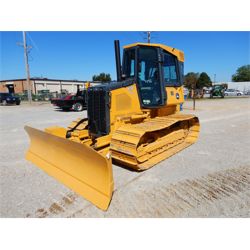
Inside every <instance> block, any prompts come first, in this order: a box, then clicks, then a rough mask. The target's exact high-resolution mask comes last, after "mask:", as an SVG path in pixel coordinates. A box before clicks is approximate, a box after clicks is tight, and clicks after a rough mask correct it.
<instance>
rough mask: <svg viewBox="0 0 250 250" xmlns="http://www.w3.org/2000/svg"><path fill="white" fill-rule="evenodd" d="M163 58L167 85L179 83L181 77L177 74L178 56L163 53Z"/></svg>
mask: <svg viewBox="0 0 250 250" xmlns="http://www.w3.org/2000/svg"><path fill="white" fill-rule="evenodd" d="M163 58H164V59H163V74H164V83H165V85H170V86H171V85H177V84H178V82H179V79H178V74H177V63H176V57H175V56H173V55H171V54H168V53H163Z"/></svg>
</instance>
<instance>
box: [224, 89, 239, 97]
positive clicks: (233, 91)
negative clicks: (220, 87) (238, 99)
mask: <svg viewBox="0 0 250 250" xmlns="http://www.w3.org/2000/svg"><path fill="white" fill-rule="evenodd" d="M241 95H243V92H242V91H239V90H236V89H227V90H226V91H225V96H241Z"/></svg>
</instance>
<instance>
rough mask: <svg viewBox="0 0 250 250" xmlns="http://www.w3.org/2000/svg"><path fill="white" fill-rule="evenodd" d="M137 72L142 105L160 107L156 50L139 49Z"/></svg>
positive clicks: (148, 48)
mask: <svg viewBox="0 0 250 250" xmlns="http://www.w3.org/2000/svg"><path fill="white" fill-rule="evenodd" d="M138 71H139V72H138V85H139V90H140V95H141V101H142V103H143V105H144V106H151V107H152V106H159V105H161V104H162V97H161V86H160V77H159V62H158V53H157V49H156V48H152V47H140V48H139V53H138Z"/></svg>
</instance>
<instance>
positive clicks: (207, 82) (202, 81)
mask: <svg viewBox="0 0 250 250" xmlns="http://www.w3.org/2000/svg"><path fill="white" fill-rule="evenodd" d="M210 86H212V81H211V79H210V77H209V76H208V74H207V73H206V72H202V73H201V74H200V76H199V78H198V80H197V86H196V87H197V89H203V88H204V87H210Z"/></svg>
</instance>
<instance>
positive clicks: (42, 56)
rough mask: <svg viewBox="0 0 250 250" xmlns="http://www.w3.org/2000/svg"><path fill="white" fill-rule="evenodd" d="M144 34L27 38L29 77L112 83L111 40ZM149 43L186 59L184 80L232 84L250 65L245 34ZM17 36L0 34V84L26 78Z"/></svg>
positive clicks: (178, 35)
mask: <svg viewBox="0 0 250 250" xmlns="http://www.w3.org/2000/svg"><path fill="white" fill-rule="evenodd" d="M144 33H145V32H140V31H138V32H134V31H133V32H125V31H117V32H103V31H102V32H84V31H83V32H73V31H69V32H52V31H50V32H42V31H39V32H27V43H28V45H29V46H32V49H31V50H30V52H29V64H30V75H31V77H45V78H52V79H65V80H66V79H67V80H92V76H93V75H96V74H99V73H101V72H105V73H110V74H111V78H112V80H115V79H116V71H115V54H114V40H115V39H118V40H120V45H121V49H122V46H124V45H127V44H130V43H135V42H146V35H145V34H144ZM151 36H152V39H151V42H152V43H162V44H166V45H169V46H171V47H175V48H177V49H180V50H182V51H184V53H185V64H184V65H185V66H184V72H185V74H186V73H188V72H197V73H201V72H206V73H207V74H208V75H209V76H210V78H211V80H212V81H214V80H215V81H216V82H223V81H225V82H226V81H231V76H232V75H233V74H234V73H235V72H236V70H237V68H238V67H240V66H242V65H246V64H250V32H240V31H236V32H218V31H217V32H208V31H206V32H205V31H204V32H189V31H185V32H181V31H178V32H173V31H166V32H163V31H161V32H152V35H151ZM22 39H23V37H22V32H0V80H8V79H16V78H25V77H26V72H25V64H24V53H23V48H22V46H20V45H18V43H22Z"/></svg>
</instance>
